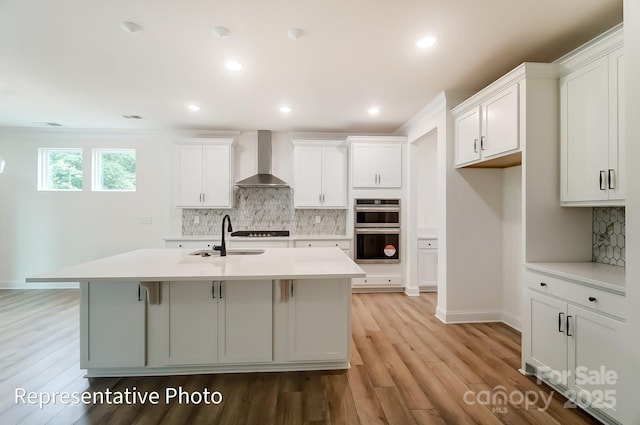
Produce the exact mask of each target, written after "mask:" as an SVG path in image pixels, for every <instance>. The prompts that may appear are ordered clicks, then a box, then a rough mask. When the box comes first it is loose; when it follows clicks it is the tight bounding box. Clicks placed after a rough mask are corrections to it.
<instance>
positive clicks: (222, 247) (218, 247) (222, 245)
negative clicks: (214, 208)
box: [213, 214, 233, 257]
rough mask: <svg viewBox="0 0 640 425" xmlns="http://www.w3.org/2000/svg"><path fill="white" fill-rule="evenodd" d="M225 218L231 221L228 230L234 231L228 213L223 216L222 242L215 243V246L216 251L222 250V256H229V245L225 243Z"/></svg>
mask: <svg viewBox="0 0 640 425" xmlns="http://www.w3.org/2000/svg"><path fill="white" fill-rule="evenodd" d="M225 220H227V221H228V222H229V224H228V226H227V232H233V228H232V227H231V217H229V214H226V215H225V216H224V217H222V242H221V243H220V245H215V246H214V247H213V250H214V251H220V256H221V257H226V256H227V245H226V244H225V243H224V221H225Z"/></svg>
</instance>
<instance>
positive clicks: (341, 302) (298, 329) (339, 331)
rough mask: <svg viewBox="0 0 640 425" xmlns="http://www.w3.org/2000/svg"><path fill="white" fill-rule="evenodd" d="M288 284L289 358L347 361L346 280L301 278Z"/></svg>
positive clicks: (348, 336) (347, 305)
mask: <svg viewBox="0 0 640 425" xmlns="http://www.w3.org/2000/svg"><path fill="white" fill-rule="evenodd" d="M289 284H290V287H289V360H296V361H335V360H348V358H349V338H350V335H349V329H350V325H349V320H350V314H349V313H350V310H349V309H350V304H349V301H350V300H349V296H348V291H350V288H349V282H348V281H346V280H345V279H304V280H295V281H291V282H290V283H289Z"/></svg>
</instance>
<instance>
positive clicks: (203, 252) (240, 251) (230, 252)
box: [189, 248, 264, 258]
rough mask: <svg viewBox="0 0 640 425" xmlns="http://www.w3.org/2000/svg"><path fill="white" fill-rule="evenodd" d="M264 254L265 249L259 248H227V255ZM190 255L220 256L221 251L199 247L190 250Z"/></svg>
mask: <svg viewBox="0 0 640 425" xmlns="http://www.w3.org/2000/svg"><path fill="white" fill-rule="evenodd" d="M260 254H264V249H259V248H245V249H227V255H260ZM189 255H194V256H198V257H203V258H207V257H220V251H214V250H212V249H199V250H197V251H193V252H190V253H189Z"/></svg>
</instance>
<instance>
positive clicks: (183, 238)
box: [164, 235, 353, 242]
mask: <svg viewBox="0 0 640 425" xmlns="http://www.w3.org/2000/svg"><path fill="white" fill-rule="evenodd" d="M220 238H221V236H220V235H211V236H169V237H166V238H164V240H165V241H168V242H175V241H216V242H217V241H219V240H220ZM352 238H353V237H352V236H347V235H290V236H274V237H264V238H262V237H260V238H257V237H244V236H225V240H227V241H230V242H233V241H257V240H259V241H283V242H287V241H318V240H351V239H352Z"/></svg>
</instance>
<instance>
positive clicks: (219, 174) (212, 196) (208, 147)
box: [177, 139, 233, 208]
mask: <svg viewBox="0 0 640 425" xmlns="http://www.w3.org/2000/svg"><path fill="white" fill-rule="evenodd" d="M232 153H233V139H196V140H194V141H190V142H188V143H184V144H180V145H178V146H177V162H178V194H177V196H178V201H177V206H178V207H181V208H231V207H232V206H233V173H232V158H233V155H232Z"/></svg>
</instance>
